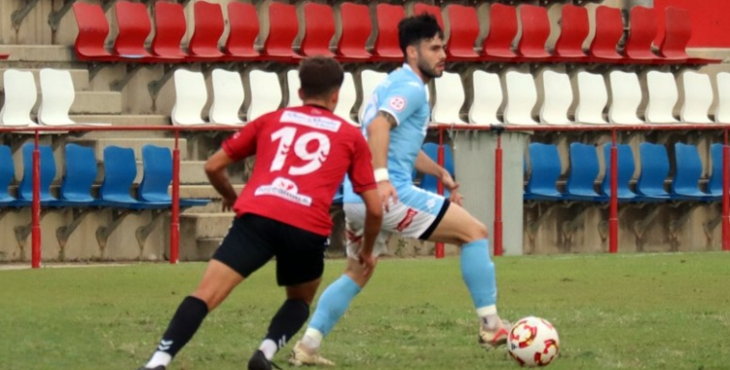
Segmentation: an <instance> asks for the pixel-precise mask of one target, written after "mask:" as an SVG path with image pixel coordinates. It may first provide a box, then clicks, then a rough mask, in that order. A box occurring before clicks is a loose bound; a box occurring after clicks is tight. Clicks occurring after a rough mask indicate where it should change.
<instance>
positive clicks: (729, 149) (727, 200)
mask: <svg viewBox="0 0 730 370" xmlns="http://www.w3.org/2000/svg"><path fill="white" fill-rule="evenodd" d="M237 129H238V128H236V127H231V126H216V125H207V126H71V127H47V126H42V127H22V128H15V127H12V128H11V127H0V134H1V133H11V132H33V133H34V144H35V147H34V149H33V202H32V208H31V209H32V229H31V230H32V234H31V238H32V242H31V245H32V252H31V256H32V257H31V259H32V261H31V265H32V267H33V268H39V267H40V265H41V228H40V213H41V204H40V151H39V148H38V145H39V140H40V133H41V132H49V133H53V132H74V131H84V132H85V131H168V132H172V133H173V134H174V137H175V144H174V145H175V146H174V149H173V170H172V210H171V216H170V219H171V221H170V263H171V264H175V263H177V262H178V257H179V247H180V206H179V199H180V150H179V138H180V132H181V131H233V130H237ZM432 129H436V130H438V131H439V150H438V163H439V164H440V165H441V166H443V165H444V145H445V144H444V130H454V129H456V130H462V131H495V132H496V134H497V147H496V149H495V155H494V157H495V174H494V178H495V195H494V196H495V199H494V254H495V255H497V256H500V255H502V253H503V250H504V240H503V235H502V172H503V168H502V141H501V132H502V131H516V132H519V131H522V132H530V131H533V132H534V131H603V132H611V159H610V160H611V200H610V207H609V252H610V253H617V252H618V197H617V188H618V155H617V153H618V152H617V147H616V134H617V133H618V132H619V131H657V130H722V131H724V145H725V146H724V148H723V202H722V249H723V250H725V251H730V191H728V188H730V146H728V130H730V128H727V127H724V126H717V125H685V124H674V125H631V126H629V125H621V126H615V125H604V126H582V125H572V126H529V127H525V126H494V127H492V126H454V125H435V126H432ZM438 192H439V194H443V184H441V182H439V183H438ZM443 257H444V246H443V243H439V244H437V245H436V258H443Z"/></svg>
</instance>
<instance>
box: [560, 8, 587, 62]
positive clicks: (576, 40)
mask: <svg viewBox="0 0 730 370" xmlns="http://www.w3.org/2000/svg"><path fill="white" fill-rule="evenodd" d="M589 31H590V28H589V24H588V9H586V7H584V6H575V5H571V4H566V5H564V6H563V9H562V17H561V19H560V36H559V37H558V40H557V41H556V42H555V55H556V56H557V57H558V58H559V59H561V60H567V61H581V60H584V59H585V58H586V54H585V52H583V42H584V41H585V39H586V38H587V37H588V33H589Z"/></svg>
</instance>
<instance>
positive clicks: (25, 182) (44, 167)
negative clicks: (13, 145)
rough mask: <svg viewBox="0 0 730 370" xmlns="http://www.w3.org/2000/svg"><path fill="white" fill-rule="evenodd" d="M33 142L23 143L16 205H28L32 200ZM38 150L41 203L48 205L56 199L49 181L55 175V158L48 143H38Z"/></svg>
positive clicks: (51, 180)
mask: <svg viewBox="0 0 730 370" xmlns="http://www.w3.org/2000/svg"><path fill="white" fill-rule="evenodd" d="M33 149H34V145H33V144H25V145H23V148H22V151H23V179H22V180H20V186H18V201H17V202H16V203H15V205H16V206H28V205H31V203H32V202H33ZM38 150H39V151H40V175H41V184H40V185H41V188H40V198H41V205H42V206H48V205H50V203H51V202H56V201H58V199H56V197H54V196H53V195H51V182H53V179H54V178H55V177H56V160H55V159H54V158H53V150H52V149H51V147H50V146H48V145H39V146H38Z"/></svg>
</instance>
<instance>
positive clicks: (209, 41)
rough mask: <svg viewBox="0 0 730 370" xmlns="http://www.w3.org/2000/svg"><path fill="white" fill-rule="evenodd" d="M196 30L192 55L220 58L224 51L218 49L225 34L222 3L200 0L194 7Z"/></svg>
mask: <svg viewBox="0 0 730 370" xmlns="http://www.w3.org/2000/svg"><path fill="white" fill-rule="evenodd" d="M193 12H194V13H193V14H194V15H195V31H193V36H192V37H191V38H190V44H189V45H188V49H189V50H190V55H191V56H192V57H193V58H197V59H213V58H220V57H222V56H223V53H222V52H221V51H220V49H218V41H219V40H220V38H221V36H223V31H224V29H225V21H224V19H223V10H222V9H221V6H220V4H212V3H209V2H205V1H198V2H196V3H195V5H194V8H193Z"/></svg>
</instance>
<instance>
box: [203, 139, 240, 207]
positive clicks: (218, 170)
mask: <svg viewBox="0 0 730 370" xmlns="http://www.w3.org/2000/svg"><path fill="white" fill-rule="evenodd" d="M231 163H233V160H232V159H231V158H230V157H228V154H226V152H224V151H223V150H219V151H217V152H216V153H215V154H213V156H212V157H210V158H209V159H208V161H207V162H205V174H206V175H207V176H208V180H209V181H210V184H211V185H213V187H214V188H215V190H216V191H217V192H218V194H220V195H221V197H222V198H223V200H222V202H223V210H224V211H229V210H231V208H232V207H233V204H234V203H236V198H237V195H236V191H235V190H233V186H232V185H231V182H230V181H229V180H228V175H227V174H226V168H227V167H228V166H229V165H230V164H231Z"/></svg>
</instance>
